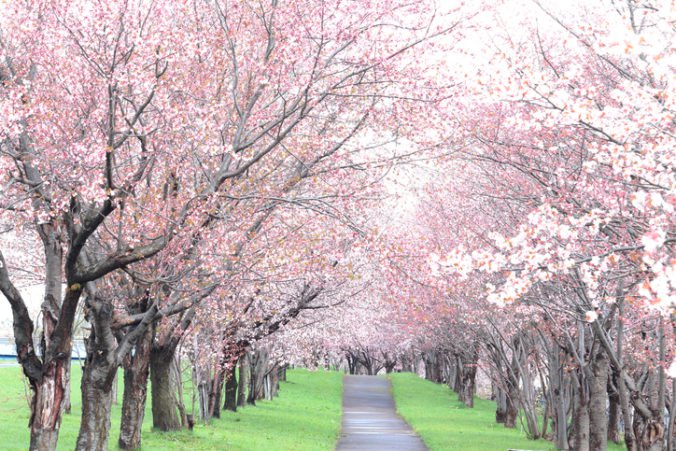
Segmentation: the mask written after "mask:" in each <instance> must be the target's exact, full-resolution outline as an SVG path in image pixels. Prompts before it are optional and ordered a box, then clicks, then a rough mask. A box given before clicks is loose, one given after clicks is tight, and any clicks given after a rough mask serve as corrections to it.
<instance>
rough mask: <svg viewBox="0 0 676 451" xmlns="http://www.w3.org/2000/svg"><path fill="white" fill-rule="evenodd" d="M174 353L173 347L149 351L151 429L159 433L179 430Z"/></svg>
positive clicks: (179, 419)
mask: <svg viewBox="0 0 676 451" xmlns="http://www.w3.org/2000/svg"><path fill="white" fill-rule="evenodd" d="M175 351H176V348H175V347H174V346H169V347H157V348H156V347H152V349H151V351H150V387H151V394H152V412H153V427H156V428H158V429H159V430H161V431H175V430H178V429H181V417H180V416H179V407H178V403H177V400H176V392H177V390H178V388H177V384H178V381H177V380H176V375H175V374H176V372H175V371H174V369H173V365H174V364H175V363H174V352H175Z"/></svg>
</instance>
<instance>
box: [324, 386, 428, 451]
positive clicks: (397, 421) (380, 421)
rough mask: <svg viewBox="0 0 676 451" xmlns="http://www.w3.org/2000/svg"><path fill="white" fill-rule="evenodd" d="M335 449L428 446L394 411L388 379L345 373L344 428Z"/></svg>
mask: <svg viewBox="0 0 676 451" xmlns="http://www.w3.org/2000/svg"><path fill="white" fill-rule="evenodd" d="M336 450H337V451H347V450H369V451H371V450H407V451H424V450H427V448H426V447H425V445H424V444H423V442H422V440H421V439H420V437H418V436H417V435H416V433H415V432H413V429H411V427H410V426H409V425H408V424H407V423H406V422H405V421H404V420H403V419H402V418H401V417H400V416H399V415H397V412H396V410H395V407H394V399H393V398H392V394H391V392H390V381H389V380H388V379H385V378H383V377H378V376H346V377H345V385H344V390H343V430H342V433H341V437H340V441H339V442H338V446H337V447H336Z"/></svg>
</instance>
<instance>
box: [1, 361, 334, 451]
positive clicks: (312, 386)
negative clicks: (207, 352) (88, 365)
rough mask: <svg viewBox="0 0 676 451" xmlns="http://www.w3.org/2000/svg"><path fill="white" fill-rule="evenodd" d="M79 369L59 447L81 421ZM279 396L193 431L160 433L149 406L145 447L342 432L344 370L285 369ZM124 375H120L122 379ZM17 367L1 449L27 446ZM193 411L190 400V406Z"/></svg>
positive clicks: (260, 441) (289, 442) (227, 446)
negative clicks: (285, 379) (340, 371)
mask: <svg viewBox="0 0 676 451" xmlns="http://www.w3.org/2000/svg"><path fill="white" fill-rule="evenodd" d="M80 374H81V372H80V369H79V367H78V366H77V364H76V363H74V364H73V378H74V381H73V382H74V384H73V391H74V395H73V397H72V402H73V412H72V413H71V414H70V415H64V419H63V424H62V427H61V433H60V437H59V446H58V449H63V450H68V449H73V448H74V447H75V440H76V438H77V432H78V429H79V422H80V396H79V390H80V388H79V386H80ZM287 377H288V382H282V383H281V387H280V391H279V397H277V398H275V399H274V400H273V401H260V402H258V403H257V405H256V407H245V408H243V409H240V410H239V411H238V412H236V413H233V412H225V413H224V414H223V417H222V418H221V419H220V420H218V419H216V420H212V421H211V423H210V424H209V425H203V424H197V425H195V428H194V430H193V431H192V432H190V431H180V432H172V433H162V432H157V431H153V430H152V417H151V413H150V408H149V407H150V406H149V405H148V408H147V409H146V415H145V419H144V426H143V443H142V446H143V447H142V449H143V450H165V449H186V450H188V449H189V450H214V449H220V450H247V451H248V450H266V451H267V450H331V449H333V447H334V446H335V444H336V441H337V439H338V434H339V432H340V416H341V395H342V382H341V379H342V374H341V373H337V372H324V371H317V372H311V371H307V370H289V371H287ZM119 379H120V380H121V379H122V378H121V377H120V378H119ZM119 387H120V388H119V396H120V404H117V405H115V406H113V416H112V427H111V436H110V442H109V448H110V449H117V438H118V433H119V425H120V410H121V402H122V400H121V396H122V383H121V382H120V385H119ZM28 393H29V390H28V387H27V386H26V385H25V384H24V382H23V376H22V374H21V370H20V369H19V367H0V424H1V425H2V427H1V428H0V448H1V449H3V450H4V449H26V448H28V443H29V431H28V419H29V411H28V404H27V400H26V395H27V394H28ZM186 408H187V409H188V410H190V405H188V404H187V405H186Z"/></svg>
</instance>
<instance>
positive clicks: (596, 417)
mask: <svg viewBox="0 0 676 451" xmlns="http://www.w3.org/2000/svg"><path fill="white" fill-rule="evenodd" d="M607 387H608V357H607V356H606V353H605V352H604V351H603V349H600V350H599V351H598V352H597V354H596V356H595V358H594V361H593V362H592V377H591V381H590V383H589V447H590V448H591V449H606V448H607V447H608V421H609V417H608V416H607V415H606V405H607V404H608V390H607Z"/></svg>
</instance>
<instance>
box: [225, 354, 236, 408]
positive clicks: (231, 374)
mask: <svg viewBox="0 0 676 451" xmlns="http://www.w3.org/2000/svg"><path fill="white" fill-rule="evenodd" d="M236 371H237V365H232V366H230V367H229V368H228V369H227V370H226V372H225V402H224V403H223V409H224V410H230V411H231V412H236V411H237V378H236V377H235V373H236Z"/></svg>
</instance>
